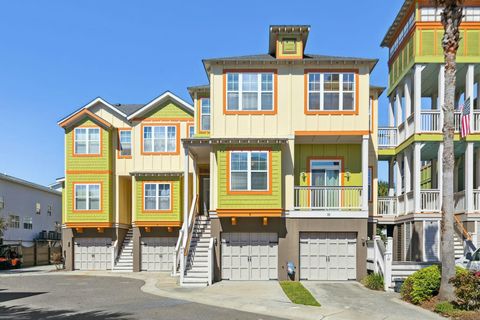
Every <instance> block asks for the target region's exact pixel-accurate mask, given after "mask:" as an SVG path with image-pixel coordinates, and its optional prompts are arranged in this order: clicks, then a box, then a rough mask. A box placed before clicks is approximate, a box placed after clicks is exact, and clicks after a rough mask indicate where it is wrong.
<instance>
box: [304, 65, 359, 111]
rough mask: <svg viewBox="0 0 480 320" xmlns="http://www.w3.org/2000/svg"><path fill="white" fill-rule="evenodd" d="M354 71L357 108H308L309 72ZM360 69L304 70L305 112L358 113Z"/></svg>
mask: <svg viewBox="0 0 480 320" xmlns="http://www.w3.org/2000/svg"><path fill="white" fill-rule="evenodd" d="M314 72H315V73H318V72H320V73H353V74H355V108H354V110H345V111H343V110H333V111H328V110H318V111H317V110H308V74H309V73H314ZM358 72H359V71H358V69H305V70H304V75H303V77H304V88H303V100H304V108H303V109H304V113H305V114H306V115H321V114H324V115H358V109H359V105H360V101H359V91H360V83H359V76H358Z"/></svg>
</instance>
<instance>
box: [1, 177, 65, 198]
mask: <svg viewBox="0 0 480 320" xmlns="http://www.w3.org/2000/svg"><path fill="white" fill-rule="evenodd" d="M0 180H5V181H9V182H13V183H16V184H20V185H22V186H26V187H29V188H33V189H37V190H40V191H44V192H49V193H51V194H54V195H57V196H61V195H62V193H61V192H59V191H56V190H53V189H51V188H49V187H46V186H42V185H41V184H37V183H33V182H30V181H27V180H23V179H20V178H16V177H12V176H9V175H8V174H5V173H0Z"/></svg>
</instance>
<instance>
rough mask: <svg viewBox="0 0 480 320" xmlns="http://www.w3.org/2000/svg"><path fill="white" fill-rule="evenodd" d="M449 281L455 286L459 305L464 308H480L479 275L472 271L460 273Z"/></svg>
mask: <svg viewBox="0 0 480 320" xmlns="http://www.w3.org/2000/svg"><path fill="white" fill-rule="evenodd" d="M450 283H451V284H453V286H454V287H455V295H456V296H457V304H458V305H459V307H461V308H462V309H466V310H476V309H479V308H480V275H479V276H477V274H476V273H473V272H467V273H460V274H457V275H456V276H455V277H453V278H452V279H450Z"/></svg>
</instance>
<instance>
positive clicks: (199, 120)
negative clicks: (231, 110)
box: [197, 97, 212, 134]
mask: <svg viewBox="0 0 480 320" xmlns="http://www.w3.org/2000/svg"><path fill="white" fill-rule="evenodd" d="M202 99H209V98H208V97H200V98H198V99H197V114H198V117H197V131H198V133H200V134H202V133H207V134H208V133H210V130H202ZM211 119H212V105H211V101H210V125H211Z"/></svg>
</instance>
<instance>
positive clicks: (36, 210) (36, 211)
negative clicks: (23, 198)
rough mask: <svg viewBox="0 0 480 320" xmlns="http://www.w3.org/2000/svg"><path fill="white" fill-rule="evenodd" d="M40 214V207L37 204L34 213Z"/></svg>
mask: <svg viewBox="0 0 480 320" xmlns="http://www.w3.org/2000/svg"><path fill="white" fill-rule="evenodd" d="M41 212H42V207H41V205H40V203H39V202H37V203H36V204H35V213H36V214H40V213H41Z"/></svg>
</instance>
